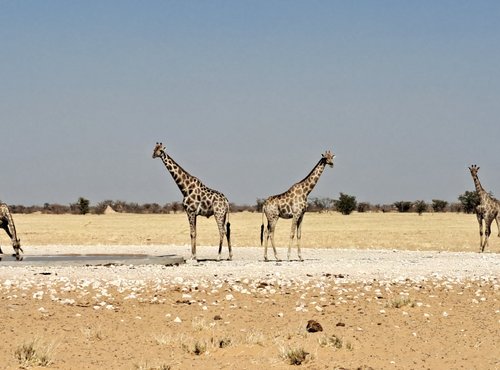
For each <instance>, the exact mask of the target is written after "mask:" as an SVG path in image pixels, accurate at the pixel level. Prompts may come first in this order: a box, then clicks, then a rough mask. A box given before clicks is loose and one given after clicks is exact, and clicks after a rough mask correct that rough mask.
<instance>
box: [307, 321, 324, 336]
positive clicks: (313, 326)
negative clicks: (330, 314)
mask: <svg viewBox="0 0 500 370" xmlns="http://www.w3.org/2000/svg"><path fill="white" fill-rule="evenodd" d="M306 330H307V332H308V333H317V332H318V331H323V327H322V326H321V324H320V323H319V322H317V321H316V320H309V321H308V322H307V326H306Z"/></svg>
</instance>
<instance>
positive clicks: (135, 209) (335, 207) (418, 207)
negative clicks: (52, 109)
mask: <svg viewBox="0 0 500 370" xmlns="http://www.w3.org/2000/svg"><path fill="white" fill-rule="evenodd" d="M264 202H265V199H262V198H259V199H257V200H256V203H255V204H254V205H238V204H235V203H231V204H230V209H231V212H243V211H248V212H262V206H263V205H264ZM478 204H479V196H478V194H477V193H476V191H466V192H465V193H463V194H460V195H459V196H458V198H457V202H452V203H449V202H447V201H445V200H441V199H432V201H431V202H429V203H428V202H425V201H423V200H416V201H396V202H394V203H391V204H371V203H369V202H358V201H357V200H356V197H355V196H354V195H349V194H345V193H342V192H341V193H340V196H339V198H338V199H332V198H325V197H315V198H311V199H309V200H308V209H307V210H308V211H309V212H340V213H342V214H343V215H349V214H351V213H352V212H354V211H357V212H360V213H362V212H401V213H406V212H414V213H418V214H419V215H421V214H422V213H425V212H464V213H474V211H475V208H476V206H477V205H478ZM9 207H10V209H11V212H13V213H25V214H27V213H35V212H39V213H44V214H87V213H92V214H98V215H100V214H104V213H105V211H106V209H109V208H111V209H112V210H113V211H115V212H118V213H138V214H169V213H178V212H182V211H183V207H182V203H181V202H170V203H166V204H163V205H160V204H158V203H143V204H139V203H135V202H125V201H121V200H105V201H102V202H99V203H97V204H95V205H91V203H90V201H89V200H88V199H86V198H84V197H79V198H78V199H77V201H76V202H75V203H71V204H69V205H62V204H54V203H45V204H44V205H43V206H24V205H9Z"/></svg>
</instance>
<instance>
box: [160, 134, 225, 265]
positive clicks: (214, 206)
mask: <svg viewBox="0 0 500 370" xmlns="http://www.w3.org/2000/svg"><path fill="white" fill-rule="evenodd" d="M153 158H160V159H161V160H162V162H163V164H164V165H165V167H166V168H167V170H168V172H170V174H171V175H172V178H173V179H174V181H175V183H176V184H177V186H178V187H179V190H180V191H181V193H182V195H183V196H184V199H183V200H182V205H183V206H184V210H185V211H186V214H187V216H188V221H189V228H190V236H191V259H193V260H195V259H196V217H197V216H205V217H207V218H208V217H210V216H214V217H215V221H216V222H217V226H218V228H219V254H218V257H217V259H218V260H220V257H221V252H222V244H223V241H224V237H225V238H226V239H227V244H228V249H229V260H231V259H232V258H233V252H232V249H231V225H230V223H229V201H228V200H227V198H226V197H225V196H224V194H222V193H220V192H218V191H216V190H213V189H210V188H208V187H207V186H205V185H204V184H203V183H202V182H201V181H200V180H199V179H198V178H196V177H194V176H191V175H190V174H189V173H188V172H187V171H185V170H184V169H183V168H182V167H181V166H179V165H178V164H177V163H176V162H175V161H174V160H173V159H172V157H170V156H169V155H168V154H167V153H166V148H165V146H164V145H163V143H161V142H160V143H158V142H157V143H156V145H155V147H154V150H153Z"/></svg>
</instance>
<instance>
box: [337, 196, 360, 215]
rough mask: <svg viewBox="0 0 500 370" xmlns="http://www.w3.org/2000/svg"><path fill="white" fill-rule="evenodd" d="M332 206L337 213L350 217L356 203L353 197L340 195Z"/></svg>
mask: <svg viewBox="0 0 500 370" xmlns="http://www.w3.org/2000/svg"><path fill="white" fill-rule="evenodd" d="M334 204H335V208H336V209H337V211H339V212H340V213H342V214H343V215H350V214H351V213H352V211H354V210H355V209H356V207H357V205H358V202H356V197H355V196H353V195H347V194H344V193H340V197H339V199H338V200H335V201H334Z"/></svg>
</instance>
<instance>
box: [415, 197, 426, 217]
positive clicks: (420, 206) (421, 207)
mask: <svg viewBox="0 0 500 370" xmlns="http://www.w3.org/2000/svg"><path fill="white" fill-rule="evenodd" d="M413 206H414V207H415V211H417V213H418V215H419V216H421V215H422V213H423V212H426V211H427V207H428V206H427V203H425V201H423V200H417V201H416V202H415V203H413Z"/></svg>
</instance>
